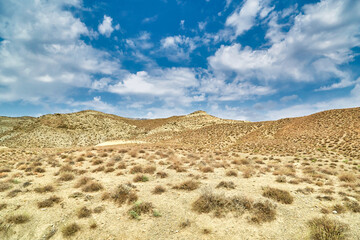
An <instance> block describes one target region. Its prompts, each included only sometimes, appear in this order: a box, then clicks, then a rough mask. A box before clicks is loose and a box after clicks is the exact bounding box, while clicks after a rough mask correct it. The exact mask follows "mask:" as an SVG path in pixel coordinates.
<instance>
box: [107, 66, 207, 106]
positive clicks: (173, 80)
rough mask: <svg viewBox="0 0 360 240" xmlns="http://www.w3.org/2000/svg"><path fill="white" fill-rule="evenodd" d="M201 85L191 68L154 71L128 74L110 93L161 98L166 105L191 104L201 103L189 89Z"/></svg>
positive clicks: (109, 88)
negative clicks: (194, 102)
mask: <svg viewBox="0 0 360 240" xmlns="http://www.w3.org/2000/svg"><path fill="white" fill-rule="evenodd" d="M198 85H199V83H198V80H197V78H196V72H195V71H194V70H192V69H189V68H168V69H154V70H152V71H151V72H147V71H140V72H137V73H136V74H128V75H127V76H126V77H125V78H124V79H121V80H120V81H118V82H117V83H116V84H113V85H110V86H109V87H108V91H110V92H112V93H117V94H120V95H133V96H143V97H148V98H153V97H160V98H161V100H164V102H166V104H174V103H178V102H180V103H182V104H186V105H188V104H190V103H191V102H193V101H199V100H202V99H199V97H198V96H197V97H196V96H194V95H193V94H192V93H191V91H190V90H189V89H191V88H196V87H197V86H198Z"/></svg>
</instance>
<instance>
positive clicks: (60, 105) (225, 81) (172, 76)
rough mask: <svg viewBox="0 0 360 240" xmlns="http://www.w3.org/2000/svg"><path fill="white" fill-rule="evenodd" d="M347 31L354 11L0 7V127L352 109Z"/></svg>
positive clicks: (11, 2) (213, 3) (297, 6)
mask: <svg viewBox="0 0 360 240" xmlns="http://www.w3.org/2000/svg"><path fill="white" fill-rule="evenodd" d="M359 23H360V1H355V0H342V1H339V0H322V1H312V0H304V1H300V0H297V1H296V0H286V1H285V0H224V1H220V0H131V1H128V0H117V1H110V0H108V1H98V0H96V1H95V0H83V1H81V0H52V1H46V0H26V1H25V0H7V1H1V2H0V115H3V116H23V115H31V116H39V115H43V114H48V113H67V112H74V111H80V110H85V109H93V110H98V111H103V112H107V113H113V114H118V115H121V116H125V117H141V118H156V117H168V116H172V115H182V114H187V113H190V112H193V111H196V110H200V109H201V110H205V111H207V112H208V113H210V114H212V115H215V116H219V117H223V118H231V119H243V120H250V121H260V120H275V119H280V118H284V117H295V116H303V115H307V114H311V113H315V112H318V111H323V110H327V109H334V108H347V107H358V106H360V56H359V53H360V24H359Z"/></svg>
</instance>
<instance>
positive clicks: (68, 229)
mask: <svg viewBox="0 0 360 240" xmlns="http://www.w3.org/2000/svg"><path fill="white" fill-rule="evenodd" d="M80 229H81V228H80V226H79V225H78V224H76V223H71V224H68V225H66V226H65V227H63V229H62V231H61V232H62V234H63V236H64V237H70V236H73V235H75V233H77V232H78V231H80Z"/></svg>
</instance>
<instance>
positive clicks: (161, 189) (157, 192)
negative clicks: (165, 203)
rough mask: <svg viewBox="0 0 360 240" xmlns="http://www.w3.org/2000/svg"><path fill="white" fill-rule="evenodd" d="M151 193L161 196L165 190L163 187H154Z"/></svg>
mask: <svg viewBox="0 0 360 240" xmlns="http://www.w3.org/2000/svg"><path fill="white" fill-rule="evenodd" d="M152 192H153V194H162V193H164V192H166V189H165V188H164V187H163V186H156V187H155V188H154V190H153V191H152Z"/></svg>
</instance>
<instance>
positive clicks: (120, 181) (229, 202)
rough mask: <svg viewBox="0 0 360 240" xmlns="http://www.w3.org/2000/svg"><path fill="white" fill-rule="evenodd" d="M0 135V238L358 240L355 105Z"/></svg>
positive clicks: (29, 123) (51, 125)
mask: <svg viewBox="0 0 360 240" xmlns="http://www.w3.org/2000/svg"><path fill="white" fill-rule="evenodd" d="M0 127H1V128H0V239H1V240H2V239H4V240H28V239H48V240H57V239H59V240H60V239H74V240H75V239H77V240H82V239H94V240H97V239H101V240H102V239H113V240H123V239H130V240H132V239H134V240H135V239H154V240H155V239H156V240H165V239H166V240H168V239H174V240H179V239H196V240H197V239H199V240H200V239H201V240H203V239H214V240H215V239H216V240H238V239H249V240H253V239H254V240H258V239H279V240H288V239H304V240H310V239H311V240H324V239H326V240H352V239H354V240H355V239H357V240H358V239H360V228H359V226H360V155H359V149H360V145H359V144H360V108H353V109H341V110H331V111H325V112H321V113H316V114H313V115H310V116H305V117H299V118H287V119H281V120H278V121H266V122H244V121H233V120H224V119H220V118H217V117H214V116H211V115H209V114H207V113H206V112H203V111H197V112H194V113H192V114H189V115H185V116H174V117H170V118H164V119H152V120H138V119H128V118H123V117H119V116H115V115H109V114H105V113H101V112H96V111H82V112H78V113H71V114H54V115H45V116H42V117H39V118H33V117H22V118H9V117H2V118H0ZM99 143H100V144H99Z"/></svg>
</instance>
